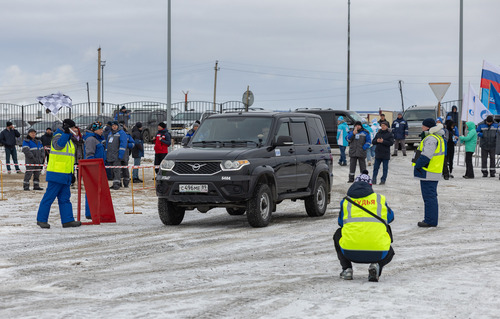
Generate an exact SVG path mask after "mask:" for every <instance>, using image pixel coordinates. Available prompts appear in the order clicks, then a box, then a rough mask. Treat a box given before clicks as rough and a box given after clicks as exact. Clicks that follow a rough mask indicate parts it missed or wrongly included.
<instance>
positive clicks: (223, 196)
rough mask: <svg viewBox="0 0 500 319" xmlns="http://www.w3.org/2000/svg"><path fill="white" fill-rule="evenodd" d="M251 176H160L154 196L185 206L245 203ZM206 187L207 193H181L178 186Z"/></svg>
mask: <svg viewBox="0 0 500 319" xmlns="http://www.w3.org/2000/svg"><path fill="white" fill-rule="evenodd" d="M253 182H254V177H253V176H249V175H246V176H236V175H230V176H224V177H221V176H199V175H198V176H176V175H169V176H161V177H159V179H157V181H156V195H157V196H158V197H160V198H166V199H168V201H171V202H175V203H179V204H181V205H183V204H184V205H186V206H195V205H200V204H217V205H221V204H222V205H221V206H223V205H224V204H237V203H242V202H246V200H248V199H249V198H251V197H252V195H253V194H250V189H251V185H253ZM181 184H185V185H207V186H208V192H206V193H200V192H181V191H180V190H179V185H181Z"/></svg>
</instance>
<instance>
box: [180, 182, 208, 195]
mask: <svg viewBox="0 0 500 319" xmlns="http://www.w3.org/2000/svg"><path fill="white" fill-rule="evenodd" d="M179 192H181V193H208V185H207V184H180V185H179Z"/></svg>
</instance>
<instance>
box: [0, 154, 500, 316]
mask: <svg viewBox="0 0 500 319" xmlns="http://www.w3.org/2000/svg"><path fill="white" fill-rule="evenodd" d="M336 152H338V151H337V150H336V151H334V153H335V154H336ZM412 155H413V154H412V152H409V156H408V157H402V156H401V155H400V156H398V157H395V158H393V159H392V160H391V162H390V172H389V178H388V180H387V184H386V185H385V186H380V185H375V186H374V190H375V191H376V192H380V193H381V194H384V195H386V196H387V199H388V203H389V205H390V206H391V207H392V209H393V210H394V211H395V214H396V218H395V221H394V223H393V224H392V230H393V233H394V236H395V240H394V244H393V245H394V249H395V251H396V255H395V257H394V259H393V261H392V262H391V263H390V264H389V265H387V266H386V267H385V268H384V273H383V275H382V276H381V278H380V282H378V283H373V282H368V281H367V276H368V271H367V267H368V266H367V265H362V264H355V265H354V280H352V281H343V280H341V279H339V273H340V271H341V268H340V265H339V263H338V260H337V257H336V254H335V249H334V247H333V242H332V235H333V233H334V231H335V230H336V228H337V227H338V226H337V215H338V211H339V208H338V203H339V201H340V199H341V198H342V197H343V196H344V195H345V193H346V190H347V189H348V187H349V185H350V184H347V183H346V181H347V175H348V167H339V166H337V165H335V167H334V175H335V177H334V185H333V190H332V194H333V196H332V197H333V200H332V203H331V204H330V205H329V207H328V211H327V213H326V215H325V216H324V217H321V218H310V217H307V214H306V213H305V209H304V206H303V203H302V202H291V201H286V202H283V203H282V204H280V205H278V208H277V212H276V213H275V214H274V215H273V221H272V222H271V224H270V225H269V226H268V227H265V228H260V229H256V228H251V227H249V226H248V223H247V221H246V216H230V215H228V214H227V213H226V212H225V210H223V209H215V210H212V211H209V212H208V213H207V214H201V213H198V212H189V213H187V214H186V218H185V219H184V222H183V223H182V224H181V225H180V226H176V227H167V226H164V225H163V224H162V223H161V221H160V220H159V217H158V214H157V207H156V205H157V204H156V203H157V200H156V196H155V192H154V190H147V191H138V192H136V193H135V194H134V195H135V196H134V197H135V200H136V202H135V205H136V206H135V210H136V211H140V212H142V214H140V215H139V214H136V215H129V214H124V213H125V212H128V211H131V194H130V190H125V189H122V190H119V191H114V192H112V197H113V202H114V208H115V213H116V219H117V222H116V224H101V225H99V226H82V227H80V228H70V229H63V228H62V227H61V224H60V219H59V213H58V209H57V204H56V203H55V204H54V205H53V209H52V212H51V216H50V219H49V223H50V224H51V225H52V228H51V229H48V230H46V229H40V228H39V227H38V226H37V225H36V212H37V208H38V203H39V202H40V199H41V198H42V196H43V194H44V192H43V191H37V192H34V191H31V192H24V191H22V178H23V175H15V174H14V175H3V181H4V187H5V189H4V191H5V194H4V196H5V197H6V198H7V200H6V201H0V243H1V244H2V249H1V250H0V318H499V317H500V315H499V313H500V310H499V309H500V289H499V288H498V287H499V286H500V266H499V259H500V231H499V229H500V209H499V208H498V198H499V193H500V181H499V180H498V177H497V178H481V177H480V175H481V174H480V170H479V169H478V168H476V170H475V173H476V179H474V180H465V179H463V178H462V175H464V172H465V168H464V166H458V167H456V168H455V171H454V172H453V173H454V174H453V175H454V176H455V178H454V179H450V180H449V181H445V180H442V181H441V182H440V183H439V186H438V193H439V203H440V219H439V226H438V227H437V228H432V229H422V228H418V227H417V225H416V224H417V222H418V221H420V220H422V219H423V201H422V198H421V196H420V188H419V183H418V181H416V180H414V179H413V177H412V168H411V164H410V159H411V156H412ZM461 155H462V156H461V158H462V159H463V154H461ZM0 156H1V159H2V160H4V159H5V155H4V153H3V152H0ZM20 158H21V161H22V153H21V154H20ZM369 168H370V173H371V169H372V168H371V167H369ZM151 177H152V175H151V174H150V176H148V178H147V180H148V183H152V181H151ZM42 187H45V182H43V183H42ZM72 192H73V196H72V202H73V204H74V210H75V214H76V190H73V191H72Z"/></svg>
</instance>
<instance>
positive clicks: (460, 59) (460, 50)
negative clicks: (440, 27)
mask: <svg viewBox="0 0 500 319" xmlns="http://www.w3.org/2000/svg"><path fill="white" fill-rule="evenodd" d="M463 61H464V1H463V0H460V32H459V41H458V114H459V116H462V112H463V101H462V99H463V96H464V94H463V86H464V71H463ZM458 131H459V132H460V134H462V132H463V130H462V120H461V118H459V119H458ZM459 143H460V141H459ZM459 153H460V152H459ZM457 163H458V158H457Z"/></svg>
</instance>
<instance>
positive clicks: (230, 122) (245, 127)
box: [192, 117, 272, 143]
mask: <svg viewBox="0 0 500 319" xmlns="http://www.w3.org/2000/svg"><path fill="white" fill-rule="evenodd" d="M271 123H272V119H271V118H263V117H227V118H207V119H206V120H205V121H204V122H203V125H202V126H200V128H199V129H198V131H197V132H196V134H195V135H194V137H193V139H192V141H193V143H196V142H202V141H207V140H208V141H220V142H223V141H253V142H256V143H257V142H259V135H261V134H262V139H263V143H265V142H266V141H267V138H268V133H269V128H270V127H271Z"/></svg>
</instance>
